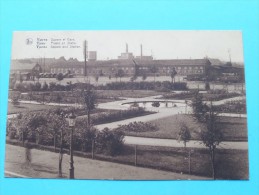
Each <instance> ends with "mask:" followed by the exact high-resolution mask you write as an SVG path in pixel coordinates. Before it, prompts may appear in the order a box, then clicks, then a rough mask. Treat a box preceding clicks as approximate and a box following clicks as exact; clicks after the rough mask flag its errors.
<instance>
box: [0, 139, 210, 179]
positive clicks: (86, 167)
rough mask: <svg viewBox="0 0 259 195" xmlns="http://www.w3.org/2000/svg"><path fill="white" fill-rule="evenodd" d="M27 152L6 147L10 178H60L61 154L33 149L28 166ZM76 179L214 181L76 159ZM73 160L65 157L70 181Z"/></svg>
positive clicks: (6, 172)
mask: <svg viewBox="0 0 259 195" xmlns="http://www.w3.org/2000/svg"><path fill="white" fill-rule="evenodd" d="M24 156H25V149H24V148H23V147H19V146H13V145H9V144H6V161H5V162H6V163H5V174H6V176H7V177H8V176H9V177H10V176H11V177H24V176H26V177H31V178H56V177H57V171H58V169H57V167H58V153H53V152H48V151H42V150H37V149H32V151H31V156H32V163H31V165H30V166H29V165H26V164H25V163H24V162H25V160H24V159H25V158H24ZM74 166H75V178H76V179H86V178H87V179H114V180H117V179H122V180H161V179H162V180H183V179H184V180H188V179H193V180H204V179H205V180H207V179H210V178H206V177H199V176H193V175H185V174H179V173H173V172H166V171H160V170H154V169H149V168H140V167H134V166H129V165H122V164H118V163H111V162H105V161H99V160H91V159H86V158H81V157H74ZM68 170H69V156H68V155H64V159H63V172H64V173H63V175H64V177H65V178H67V177H68Z"/></svg>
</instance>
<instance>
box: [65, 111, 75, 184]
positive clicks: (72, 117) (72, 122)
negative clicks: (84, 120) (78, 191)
mask: <svg viewBox="0 0 259 195" xmlns="http://www.w3.org/2000/svg"><path fill="white" fill-rule="evenodd" d="M67 120H68V126H69V127H70V128H71V134H70V161H69V164H70V168H69V179H74V178H75V177H74V161H73V131H74V127H75V124H76V115H74V113H73V112H72V113H70V114H69V115H68V118H67Z"/></svg>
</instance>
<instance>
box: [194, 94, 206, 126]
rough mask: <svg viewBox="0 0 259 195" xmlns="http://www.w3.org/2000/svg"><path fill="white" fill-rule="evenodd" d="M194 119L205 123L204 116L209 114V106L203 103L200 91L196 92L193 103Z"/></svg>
mask: <svg viewBox="0 0 259 195" xmlns="http://www.w3.org/2000/svg"><path fill="white" fill-rule="evenodd" d="M191 107H192V109H193V114H194V117H195V118H196V119H197V120H198V121H199V122H203V119H204V116H205V114H206V112H207V109H206V108H207V106H206V104H204V103H203V102H202V95H201V94H200V93H199V91H196V92H194V97H193V99H192V102H191Z"/></svg>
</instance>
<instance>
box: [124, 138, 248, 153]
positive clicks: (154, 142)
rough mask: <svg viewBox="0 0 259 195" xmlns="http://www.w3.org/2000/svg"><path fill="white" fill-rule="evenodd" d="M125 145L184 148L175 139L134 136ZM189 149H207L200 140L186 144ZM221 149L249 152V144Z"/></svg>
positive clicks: (221, 145) (181, 143)
mask: <svg viewBox="0 0 259 195" xmlns="http://www.w3.org/2000/svg"><path fill="white" fill-rule="evenodd" d="M124 143H125V144H131V145H146V146H164V147H176V148H178V147H179V148H181V147H184V145H183V142H179V141H178V140H175V139H160V138H147V137H134V136H125V138H124ZM186 147H187V148H205V146H204V145H203V144H202V143H201V141H198V140H190V141H189V142H187V144H186ZM218 148H220V149H239V150H247V149H248V143H247V142H240V141H239V142H229V141H225V142H221V143H220V145H219V146H218Z"/></svg>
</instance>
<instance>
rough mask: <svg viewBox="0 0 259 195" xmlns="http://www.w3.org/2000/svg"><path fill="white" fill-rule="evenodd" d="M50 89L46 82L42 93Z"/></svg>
mask: <svg viewBox="0 0 259 195" xmlns="http://www.w3.org/2000/svg"><path fill="white" fill-rule="evenodd" d="M48 88H49V86H48V84H47V83H46V82H44V84H43V85H42V91H47V90H48Z"/></svg>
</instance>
